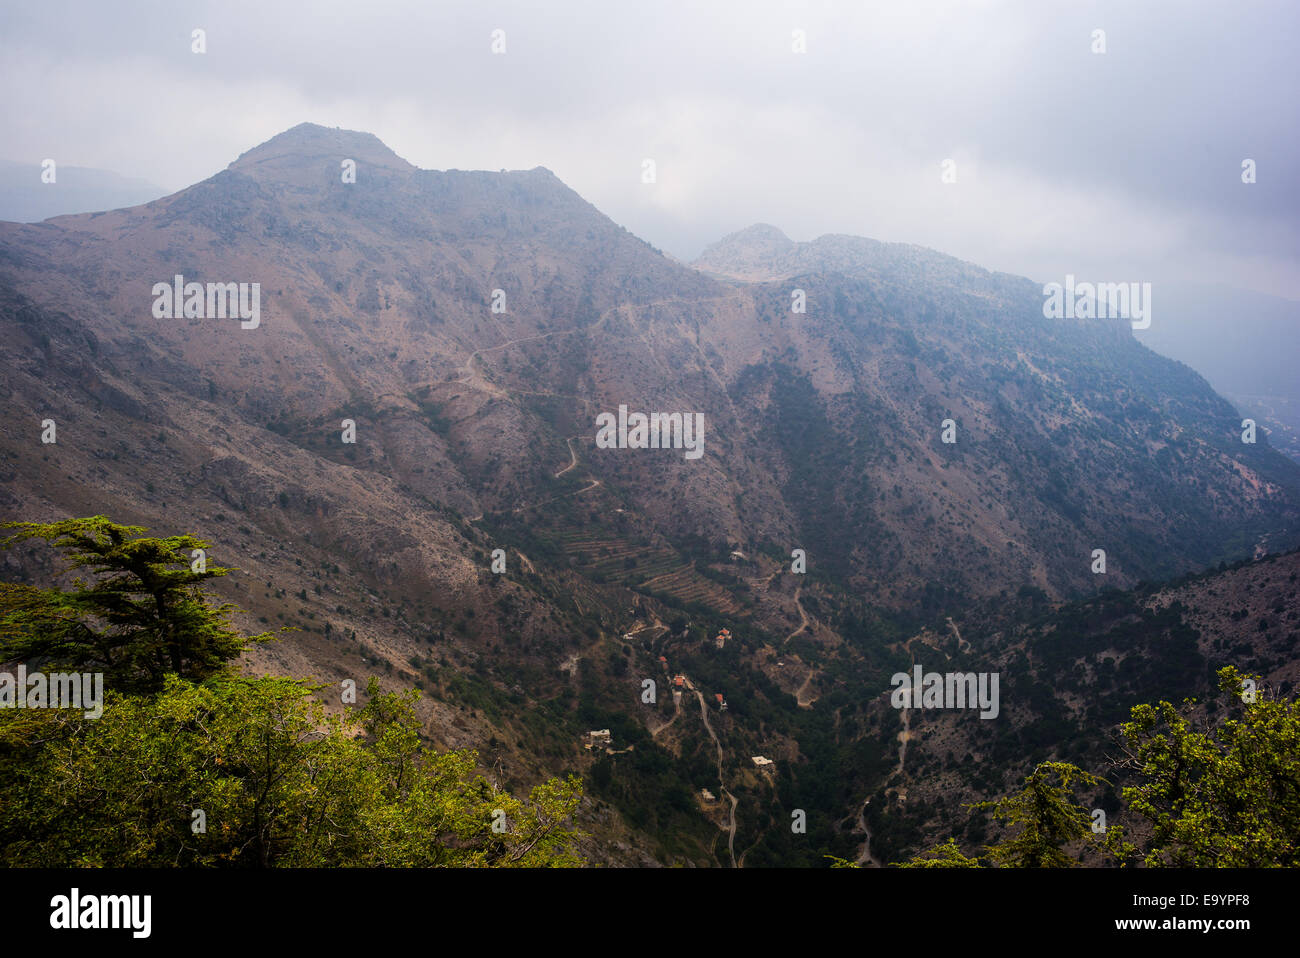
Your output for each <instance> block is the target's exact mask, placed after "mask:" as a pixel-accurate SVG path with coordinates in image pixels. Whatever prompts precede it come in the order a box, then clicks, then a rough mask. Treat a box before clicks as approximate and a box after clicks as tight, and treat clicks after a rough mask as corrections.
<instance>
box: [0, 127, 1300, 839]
mask: <svg viewBox="0 0 1300 958" xmlns="http://www.w3.org/2000/svg"><path fill="white" fill-rule="evenodd" d="M353 164H354V169H355V181H354V182H351V181H349V173H350V172H351V171H352V169H353ZM783 240H784V237H781V236H780V235H779V234H777V233H775V232H774V231H773V230H772V229H771V228H761V229H756V230H751V231H747V233H746V234H741V235H740V238H736V237H732V238H729V239H728V240H725V241H723V243H722V244H720V245H719V246H717V247H714V248H713V249H712V250H710V251H709V253H707V254H706V256H705V258H704V260H702V261H701V264H698V265H700V266H701V269H691V268H689V267H686V266H683V265H681V264H678V263H675V262H673V261H672V260H670V259H668V258H666V257H664V256H662V255H661V254H659V253H658V252H657V251H655V250H654V249H652V248H651V247H650V246H648V245H647V244H646V243H644V242H642V241H641V240H639V239H637V238H636V237H634V236H632V235H630V234H629V233H627V231H626V230H623V229H621V228H620V227H618V226H617V225H616V224H614V223H612V222H611V221H610V220H609V219H607V218H606V217H604V216H603V215H602V214H600V213H599V211H597V210H596V209H594V208H593V207H592V206H591V205H590V204H588V203H586V202H585V201H583V200H582V199H581V198H580V197H579V196H578V195H577V194H576V193H574V192H573V191H572V190H570V189H568V188H567V187H566V186H564V184H562V183H561V182H560V181H559V180H558V179H556V178H555V177H554V176H553V175H552V174H551V173H549V172H548V171H546V170H544V169H541V168H538V169H534V170H530V171H515V172H502V173H486V172H461V171H454V170H452V171H443V172H437V171H426V170H418V169H416V168H414V167H412V166H410V165H409V164H408V163H406V162H405V161H403V160H401V159H400V158H398V157H397V156H396V155H394V154H393V153H392V152H391V151H390V150H388V149H387V147H385V146H384V145H383V144H382V143H381V142H380V141H379V140H377V139H376V138H375V137H373V136H370V135H369V134H364V133H355V132H351V131H342V130H329V129H325V128H322V127H316V126H311V125H307V124H304V125H302V126H299V127H295V128H294V129H292V130H289V131H287V132H286V133H283V134H281V135H280V136H277V137H275V138H274V139H272V140H270V141H268V142H267V143H265V144H262V145H261V146H259V147H257V148H256V149H253V150H251V151H249V152H247V153H245V154H244V155H242V156H241V157H240V158H239V159H238V160H236V161H235V162H234V163H232V164H231V165H230V167H229V168H228V169H226V170H225V171H223V172H221V173H219V174H218V175H216V176H214V177H212V178H211V179H209V180H206V181H204V182H202V183H199V184H197V185H195V186H193V187H191V188H189V189H187V190H183V191H181V192H180V193H177V194H175V195H173V196H170V197H166V198H164V199H161V200H158V201H156V202H153V203H150V204H147V205H145V206H140V207H135V208H132V209H127V210H117V211H113V212H109V213H100V214H90V215H84V216H73V217H62V218H59V219H56V220H52V221H48V222H45V223H40V224H34V225H18V224H0V330H2V332H3V335H4V336H5V340H6V343H7V346H6V351H5V356H4V361H3V363H2V364H0V394H3V396H4V399H5V402H6V404H7V405H8V407H9V409H10V414H9V415H8V416H6V417H5V420H4V422H3V424H0V515H2V516H3V517H4V518H52V517H55V516H65V515H72V514H95V513H102V514H106V515H109V516H111V517H113V518H114V519H116V520H118V521H124V522H133V523H138V524H141V525H145V526H148V527H150V528H153V529H156V530H159V531H163V532H170V531H181V530H183V531H186V532H192V533H194V534H196V535H199V536H201V537H203V538H206V539H208V540H210V541H211V542H212V544H213V545H212V558H213V560H214V561H217V562H220V563H222V564H225V565H230V566H234V567H237V568H239V569H241V570H243V571H242V572H241V574H240V575H238V576H232V577H230V578H229V579H227V580H224V582H223V588H224V589H225V593H226V596H227V598H229V599H230V600H231V601H233V602H235V603H237V604H238V605H239V606H241V607H242V608H244V609H246V610H248V615H247V617H246V619H245V620H244V624H245V625H246V626H248V627H249V628H250V629H259V630H260V629H261V628H265V627H267V626H279V625H289V626H293V627H295V628H296V629H297V630H298V631H296V632H294V633H292V634H290V635H288V636H287V637H286V638H284V639H283V640H282V641H280V642H278V643H275V644H272V645H268V646H263V647H261V648H259V649H257V650H256V651H255V652H254V653H253V654H252V655H251V656H250V659H249V662H248V667H249V668H250V669H253V670H268V671H277V672H287V673H289V674H293V675H302V676H314V677H316V678H318V679H321V680H322V681H324V682H326V683H335V682H337V681H339V680H341V679H342V678H345V677H354V678H356V677H361V676H364V675H365V674H368V673H372V672H375V673H378V674H380V675H381V676H383V677H385V678H386V680H387V681H389V682H390V683H392V684H399V685H401V684H406V685H409V684H418V685H419V686H420V687H422V688H424V689H425V690H426V691H427V692H428V693H429V694H428V696H427V698H426V700H425V705H424V709H425V715H426V717H427V719H428V729H427V730H428V733H429V735H430V737H431V738H433V739H434V740H435V741H436V742H438V743H442V744H448V745H473V746H476V747H478V748H480V749H481V751H482V757H483V761H484V763H485V766H486V767H489V768H491V769H493V770H494V771H493V773H494V774H496V775H499V776H501V777H502V778H503V779H505V780H519V781H524V780H531V779H535V778H537V777H538V776H540V775H542V774H543V773H547V772H553V771H560V770H563V769H566V768H572V769H575V770H578V771H580V772H582V773H583V774H584V775H588V776H589V777H590V781H591V783H592V787H591V796H590V798H589V801H588V803H587V806H586V811H585V814H586V815H587V816H588V824H589V826H590V827H591V828H592V829H593V833H594V835H595V838H594V839H593V845H592V849H591V852H592V854H593V855H594V856H595V857H597V858H599V859H601V860H608V861H614V862H644V861H650V860H655V861H659V862H664V863H669V862H681V863H695V864H704V863H726V864H730V863H731V862H732V861H733V860H734V861H736V863H737V864H739V863H741V862H743V861H744V860H745V857H746V853H747V851H748V850H749V849H751V848H752V849H754V850H755V851H754V852H753V855H754V858H753V861H754V862H755V863H762V862H763V861H767V862H775V861H795V860H800V861H805V862H807V863H814V862H816V861H818V856H817V854H816V849H817V848H824V847H830V846H831V845H834V847H836V848H838V849H840V851H849V850H851V847H852V846H853V844H854V841H853V836H852V835H851V834H849V833H848V832H846V831H844V830H842V829H840V828H839V827H838V825H837V824H836V820H837V819H838V818H839V817H840V812H844V813H845V814H847V813H848V812H847V811H845V810H852V808H854V807H855V804H856V803H858V802H860V800H861V795H862V794H865V793H866V791H867V790H869V789H872V788H875V787H877V785H878V784H879V783H880V782H881V781H883V778H884V777H885V776H887V775H888V774H889V769H890V768H891V767H892V764H893V760H894V759H893V752H894V743H893V741H892V740H891V735H890V732H889V730H888V729H887V728H886V727H885V726H884V725H879V724H877V726H876V727H873V728H870V729H868V728H866V727H863V728H862V729H860V730H857V731H851V730H852V729H855V728H856V726H854V725H852V724H849V725H845V724H844V721H843V720H844V716H845V714H846V713H845V711H844V710H845V709H849V710H856V709H857V708H859V707H860V706H861V704H862V701H861V700H862V695H861V690H862V689H863V688H876V687H879V684H880V682H881V681H882V677H887V676H888V674H889V673H890V672H891V671H892V670H893V667H894V666H895V665H896V663H897V661H898V659H899V657H900V656H901V655H902V652H900V650H899V648H898V647H897V643H898V642H900V641H902V640H906V639H908V638H909V637H911V636H913V635H915V634H916V633H917V631H918V630H919V629H921V628H923V627H927V628H931V629H934V628H942V627H943V623H944V621H945V618H946V616H948V615H960V614H962V612H963V611H964V610H967V609H969V608H971V607H973V604H975V603H979V602H981V601H986V600H987V601H992V602H1000V601H1002V599H1003V597H1010V598H1014V597H1015V596H1016V595H1018V594H1022V593H1023V594H1038V592H1040V591H1041V594H1042V595H1043V597H1044V598H1045V599H1051V600H1056V599H1060V598H1063V597H1069V596H1079V595H1084V594H1087V593H1090V592H1093V591H1095V590H1096V589H1098V588H1099V587H1101V586H1103V585H1108V586H1119V587H1124V586H1131V585H1133V584H1135V583H1137V582H1138V581H1140V580H1143V579H1153V578H1157V577H1162V576H1171V575H1178V574H1182V573H1185V572H1189V571H1192V570H1198V569H1202V568H1205V567H1207V566H1210V565H1213V564H1216V563H1218V562H1220V561H1223V560H1228V561H1232V560H1236V559H1240V558H1243V557H1248V556H1251V555H1254V554H1257V553H1258V554H1265V553H1269V552H1276V551H1278V550H1282V549H1286V548H1290V547H1293V546H1294V545H1295V544H1296V543H1297V542H1298V541H1300V467H1297V466H1296V465H1295V464H1294V463H1291V462H1290V461H1288V460H1286V459H1285V458H1284V457H1282V456H1280V455H1278V454H1277V453H1276V452H1274V451H1273V450H1271V449H1270V448H1269V447H1268V445H1267V443H1266V442H1260V443H1259V444H1257V445H1253V446H1252V445H1243V444H1242V443H1241V442H1240V435H1239V427H1238V423H1239V417H1237V416H1236V414H1235V411H1234V410H1233V409H1232V408H1231V407H1230V406H1229V405H1228V404H1227V403H1226V402H1225V401H1224V400H1222V399H1221V398H1220V397H1218V396H1217V395H1215V394H1214V392H1213V391H1212V390H1211V389H1210V388H1209V387H1208V386H1207V385H1206V384H1205V382H1204V381H1203V380H1201V379H1200V378H1199V377H1197V376H1196V375H1195V374H1193V373H1191V372H1190V371H1189V370H1187V369H1186V367H1183V366H1181V365H1179V364H1177V363H1173V362H1171V361H1168V360H1165V359H1162V358H1160V357H1158V356H1156V355H1155V354H1153V353H1151V352H1150V351H1149V350H1147V349H1145V348H1143V347H1142V346H1140V345H1139V344H1137V343H1136V342H1135V341H1134V339H1133V336H1132V334H1131V331H1130V330H1129V328H1128V326H1127V324H1125V323H1122V322H1116V321H1099V320H1074V321H1048V320H1044V318H1043V316H1042V296H1041V290H1040V289H1039V288H1038V287H1036V286H1035V285H1034V284H1032V283H1029V282H1028V281H1027V280H1022V279H1017V278H1015V277H1009V276H1005V275H1000V274H991V273H988V272H986V271H984V270H981V269H979V268H978V267H975V266H971V265H969V264H963V263H959V262H957V261H955V260H952V259H950V258H948V257H944V256H942V255H940V254H937V253H933V252H930V251H925V250H918V249H916V248H914V247H898V246H891V245H888V244H878V243H873V242H872V241H868V240H857V239H853V238H846V237H831V238H823V240H819V241H818V242H817V243H816V244H791V243H790V242H789V241H788V240H785V241H784V242H782V241H783ZM777 263H779V264H784V265H774V264H777ZM706 267H707V268H708V269H709V271H710V272H712V273H715V274H717V275H713V276H711V275H706V273H705V272H704V269H705V268H706ZM724 267H725V268H724ZM178 275H179V276H182V277H183V281H182V282H183V283H202V284H227V283H233V284H253V283H256V284H259V285H258V291H259V292H258V297H259V298H258V300H257V303H258V308H257V310H256V314H255V315H254V314H253V313H252V311H251V309H250V310H249V315H245V316H242V317H241V316H231V315H229V313H227V314H226V315H224V316H217V315H210V314H209V313H208V302H207V294H208V293H209V290H208V289H205V290H202V291H201V292H202V293H204V294H205V295H203V296H200V297H199V300H200V301H202V307H201V308H198V309H196V310H194V312H195V313H196V314H197V315H188V316H187V315H185V311H184V309H179V311H178V313H173V314H171V315H173V316H178V317H179V318H168V312H169V311H168V310H167V309H165V308H163V306H165V305H166V304H165V303H163V304H162V305H160V302H159V301H160V298H161V299H163V300H165V299H167V298H169V295H168V294H167V293H166V292H163V293H159V292H158V291H157V287H158V286H159V285H161V286H162V287H163V288H164V289H165V290H166V289H170V287H171V285H172V284H173V282H174V278H175V277H176V276H178ZM737 277H740V278H739V279H738V278H737ZM795 290H802V291H803V294H804V297H805V301H806V305H807V308H806V311H803V312H794V311H792V308H791V307H792V303H793V302H795V299H793V298H792V294H794V291H795ZM219 292H220V291H219ZM247 294H248V296H249V297H251V286H250V287H248V289H247ZM188 298H189V297H188V294H184V295H182V297H181V300H182V301H184V300H186V299H188ZM251 302H252V300H251V298H250V299H247V300H246V303H247V304H248V305H250V306H251ZM181 305H183V303H182V304H181ZM620 406H626V407H627V408H628V410H630V411H631V412H643V413H651V412H662V413H682V414H694V413H699V414H702V415H703V417H704V423H705V429H704V433H703V455H702V456H700V457H699V458H692V457H690V456H688V455H686V454H685V453H684V451H683V450H682V449H631V448H617V449H614V448H598V447H597V443H596V436H597V426H596V418H597V416H598V415H599V414H601V413H617V411H618V410H619V408H620ZM945 420H951V421H952V422H951V426H952V429H951V430H950V432H951V435H952V436H954V437H955V442H951V443H949V442H945V441H944V437H943V434H944V432H945ZM47 421H53V424H54V429H55V434H54V435H51V433H50V427H49V426H48V425H47ZM345 422H350V423H351V424H352V426H351V427H349V426H348V425H346V424H345ZM352 427H354V428H355V434H354V435H355V442H349V441H345V440H346V439H349V438H352V433H351V432H350V431H349V430H350V429H351V428H352ZM43 437H45V438H47V439H48V438H56V441H55V442H45V441H42V439H43ZM496 549H501V550H503V554H504V562H505V566H504V571H494V570H493V563H494V559H493V550H496ZM796 549H802V550H804V551H805V552H806V556H807V574H806V575H799V574H797V573H795V572H792V571H791V553H792V551H793V550H796ZM1096 549H1103V550H1105V552H1106V561H1107V565H1106V571H1105V574H1104V575H1102V574H1099V573H1097V572H1095V571H1094V561H1095V560H1094V558H1093V551H1094V550H1096ZM500 558H501V557H500V556H498V558H497V569H498V570H499V569H500V568H501V567H500ZM0 563H3V565H4V570H5V572H6V577H7V578H9V579H11V580H12V579H19V578H23V577H30V578H41V577H44V576H47V575H48V574H49V573H50V570H49V569H48V568H47V567H45V566H44V565H42V563H41V560H40V556H39V554H38V553H36V552H34V551H30V550H23V551H19V552H10V553H7V554H3V555H0ZM722 628H728V629H730V630H731V632H732V633H733V634H734V635H733V638H732V639H731V640H730V641H725V640H724V642H723V643H722V646H721V647H719V646H718V644H717V643H716V642H715V640H714V637H715V636H716V635H717V634H718V632H719V631H720V630H721V629H722ZM661 657H662V658H661ZM679 674H680V675H682V676H683V684H682V686H681V687H680V688H678V689H677V691H678V692H680V696H679V697H675V696H673V695H672V694H671V692H672V690H673V689H672V688H670V686H675V676H676V675H679ZM646 679H653V680H654V681H655V682H656V683H657V690H658V694H657V697H656V698H655V700H654V701H647V700H646V699H645V698H644V697H643V690H644V689H645V685H644V682H645V680H646ZM687 682H689V684H686V683H687ZM360 684H361V685H362V686H364V682H362V683H360ZM718 695H722V696H723V700H725V701H726V702H727V704H728V708H727V709H726V710H725V711H723V710H722V709H721V708H720V704H719V700H718V699H717V698H716V696H718ZM323 696H324V697H326V698H327V700H328V692H325V693H323ZM606 727H608V728H609V729H610V730H611V731H612V734H613V738H614V743H613V745H612V746H610V749H609V751H608V752H606V751H603V749H602V748H601V747H599V746H598V747H596V748H594V749H590V750H589V749H586V748H584V747H583V745H584V744H590V742H589V741H586V740H585V736H586V733H587V732H589V731H591V730H599V729H603V728H606ZM629 748H630V750H629ZM610 752H612V753H614V754H610ZM755 755H763V756H765V757H770V758H775V759H776V764H775V766H772V767H769V766H761V767H760V765H756V764H754V763H753V762H752V757H753V756H755ZM706 788H707V789H708V790H709V791H710V792H711V793H712V794H713V795H714V796H715V798H714V800H713V801H710V800H708V799H706V798H705V797H704V796H703V794H702V790H703V789H706ZM733 798H734V799H735V800H736V802H737V803H738V805H736V806H733V805H731V799H733ZM790 802H800V803H802V804H800V805H797V806H790V805H789V803H790ZM787 807H804V808H808V809H818V810H820V817H819V818H818V819H817V820H816V822H815V823H814V824H812V825H810V831H809V835H808V839H807V841H806V842H805V844H804V845H801V846H794V845H789V844H788V839H787V840H786V841H787V844H785V845H780V846H769V845H765V844H764V843H765V842H768V841H769V840H773V841H774V840H775V839H772V838H771V834H772V833H773V828H774V824H775V823H776V822H779V821H780V820H781V819H782V815H784V816H785V818H787V819H788V814H786V813H785V812H783V809H784V808H787ZM737 818H739V823H738V822H737ZM777 831H778V832H779V831H780V830H779V829H778V830H777ZM814 839H815V841H814ZM818 842H819V843H820V845H818V844H817V843H818Z"/></svg>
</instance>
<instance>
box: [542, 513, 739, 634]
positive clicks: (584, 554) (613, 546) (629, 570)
mask: <svg viewBox="0 0 1300 958" xmlns="http://www.w3.org/2000/svg"><path fill="white" fill-rule="evenodd" d="M556 539H557V541H558V542H559V544H560V546H561V548H562V549H563V550H564V552H565V554H566V555H569V556H571V557H573V558H574V559H575V560H576V561H575V567H576V568H577V569H578V570H579V571H580V572H582V574H583V575H585V576H588V577H590V578H591V579H593V580H594V581H596V582H611V583H618V584H620V585H625V586H627V587H628V588H632V589H637V590H638V591H642V592H653V593H656V594H661V595H669V596H672V597H673V598H674V599H676V600H678V601H680V602H685V603H699V604H701V605H706V606H709V607H710V608H713V609H717V610H718V611H719V612H723V613H725V614H732V613H734V612H736V611H737V610H738V609H739V608H740V606H739V605H738V604H737V602H736V601H735V599H734V598H733V597H732V595H731V593H729V592H728V591H727V590H726V589H725V588H723V587H722V586H721V585H719V584H718V583H716V582H713V581H711V580H710V579H708V578H706V577H704V576H702V575H700V574H699V573H698V572H697V571H696V570H695V568H694V566H693V564H692V563H691V562H690V561H689V560H687V559H684V558H682V557H681V556H680V555H679V554H678V553H677V552H675V551H673V550H672V549H671V548H669V547H668V546H664V545H654V544H643V543H638V542H636V541H633V540H631V539H627V538H617V537H611V538H601V537H599V536H593V535H592V534H591V533H590V532H561V533H558V534H557V536H556Z"/></svg>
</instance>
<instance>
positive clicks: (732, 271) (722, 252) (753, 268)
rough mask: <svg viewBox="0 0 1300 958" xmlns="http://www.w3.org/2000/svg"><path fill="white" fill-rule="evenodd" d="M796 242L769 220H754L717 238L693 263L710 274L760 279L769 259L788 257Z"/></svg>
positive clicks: (775, 260)
mask: <svg viewBox="0 0 1300 958" xmlns="http://www.w3.org/2000/svg"><path fill="white" fill-rule="evenodd" d="M798 245H799V244H797V243H796V242H795V241H794V240H792V239H790V237H788V236H786V235H785V234H784V233H783V232H781V231H780V230H779V229H777V228H776V227H775V226H772V225H771V224H770V223H755V224H754V225H753V226H747V227H745V228H744V229H743V230H740V231H739V232H736V233H730V234H728V235H727V236H724V237H723V238H722V239H720V240H718V241H717V242H716V243H714V244H713V245H712V246H710V247H708V248H707V249H706V250H705V251H704V252H703V253H701V254H700V257H699V259H697V260H696V261H695V262H694V264H693V265H694V266H695V268H696V269H698V270H701V271H703V272H705V273H711V274H714V275H719V276H731V277H734V278H737V279H760V278H763V277H764V276H765V275H766V273H767V271H768V270H769V268H770V266H771V264H772V263H775V262H778V261H783V260H784V259H786V258H788V257H789V256H790V255H791V254H792V253H793V252H794V251H795V250H796V249H797V248H798Z"/></svg>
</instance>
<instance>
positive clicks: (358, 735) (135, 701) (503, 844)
mask: <svg viewBox="0 0 1300 958" xmlns="http://www.w3.org/2000/svg"><path fill="white" fill-rule="evenodd" d="M368 691H369V693H370V695H371V698H370V701H369V703H368V704H367V705H366V706H365V707H364V708H362V709H360V710H347V711H346V712H345V713H344V714H343V715H342V716H328V715H326V714H325V713H324V710H323V708H322V706H321V705H320V703H319V702H317V701H315V700H313V699H312V698H311V692H312V689H311V688H310V687H308V686H307V685H305V684H303V683H301V682H297V681H294V680H291V679H284V678H262V679H247V678H235V677H229V676H223V677H219V678H217V679H213V680H210V681H208V682H205V683H202V684H195V683H192V682H187V681H185V680H184V679H180V678H177V677H175V676H169V677H168V679H167V682H166V685H165V687H164V689H163V691H162V692H161V693H159V694H157V695H155V696H140V695H121V694H117V693H110V694H109V695H108V696H107V703H106V706H105V709H104V715H103V717H102V718H101V719H99V720H90V719H85V718H82V717H81V714H80V713H68V712H64V711H62V710H32V711H23V712H18V711H9V710H6V711H5V712H3V713H0V755H3V758H4V761H3V762H0V767H2V768H3V769H4V771H3V772H0V787H3V791H4V794H5V796H6V801H5V802H4V804H3V806H0V848H3V851H0V864H3V865H5V866H39V867H63V866H84V867H103V866H113V867H125V866H145V867H159V866H170V865H175V866H232V865H233V866H253V867H274V866H287V867H317V866H354V865H355V866H371V867H375V866H389V867H392V866H424V867H430V866H540V865H575V864H579V860H578V858H577V857H576V855H575V853H574V851H573V849H572V842H573V839H574V837H575V836H576V833H575V832H574V831H572V829H570V828H569V827H567V826H566V825H565V822H566V820H567V819H569V818H570V817H571V816H572V814H573V812H574V811H575V810H576V808H577V804H578V801H579V799H580V797H581V791H582V790H581V785H580V783H579V782H578V780H577V779H576V778H569V779H568V780H566V781H559V780H554V779H553V780H551V781H548V782H545V783H543V784H541V785H539V786H537V787H536V788H534V789H533V790H532V792H531V794H530V796H529V797H528V799H527V800H520V799H518V798H515V797H513V796H511V795H509V794H507V793H505V792H503V791H501V790H499V789H497V788H495V787H493V786H492V785H490V784H489V783H488V782H487V781H486V780H484V779H483V778H482V777H481V776H479V775H477V774H475V771H474V769H475V765H476V761H477V757H476V755H475V753H474V752H472V751H457V752H450V753H446V754H439V753H435V752H431V751H428V750H425V749H423V748H422V747H421V746H420V741H419V720H418V719H417V718H416V715H415V710H414V707H413V706H414V702H415V700H416V696H417V695H418V693H415V692H407V693H404V694H398V693H380V692H379V689H378V687H377V685H376V683H375V681H374V680H373V679H372V680H371V683H370V687H369V690H368ZM195 810H202V811H203V813H204V815H205V822H204V824H205V826H206V828H205V830H204V831H201V832H197V833H196V831H195V828H194V826H195V823H196V818H195V816H194V812H195ZM498 810H499V812H498ZM502 815H503V816H504V819H503V821H504V823H505V826H506V828H505V831H504V832H501V833H498V832H496V831H494V830H493V828H492V825H493V821H494V817H495V818H498V819H500V817H501V816H502Z"/></svg>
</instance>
